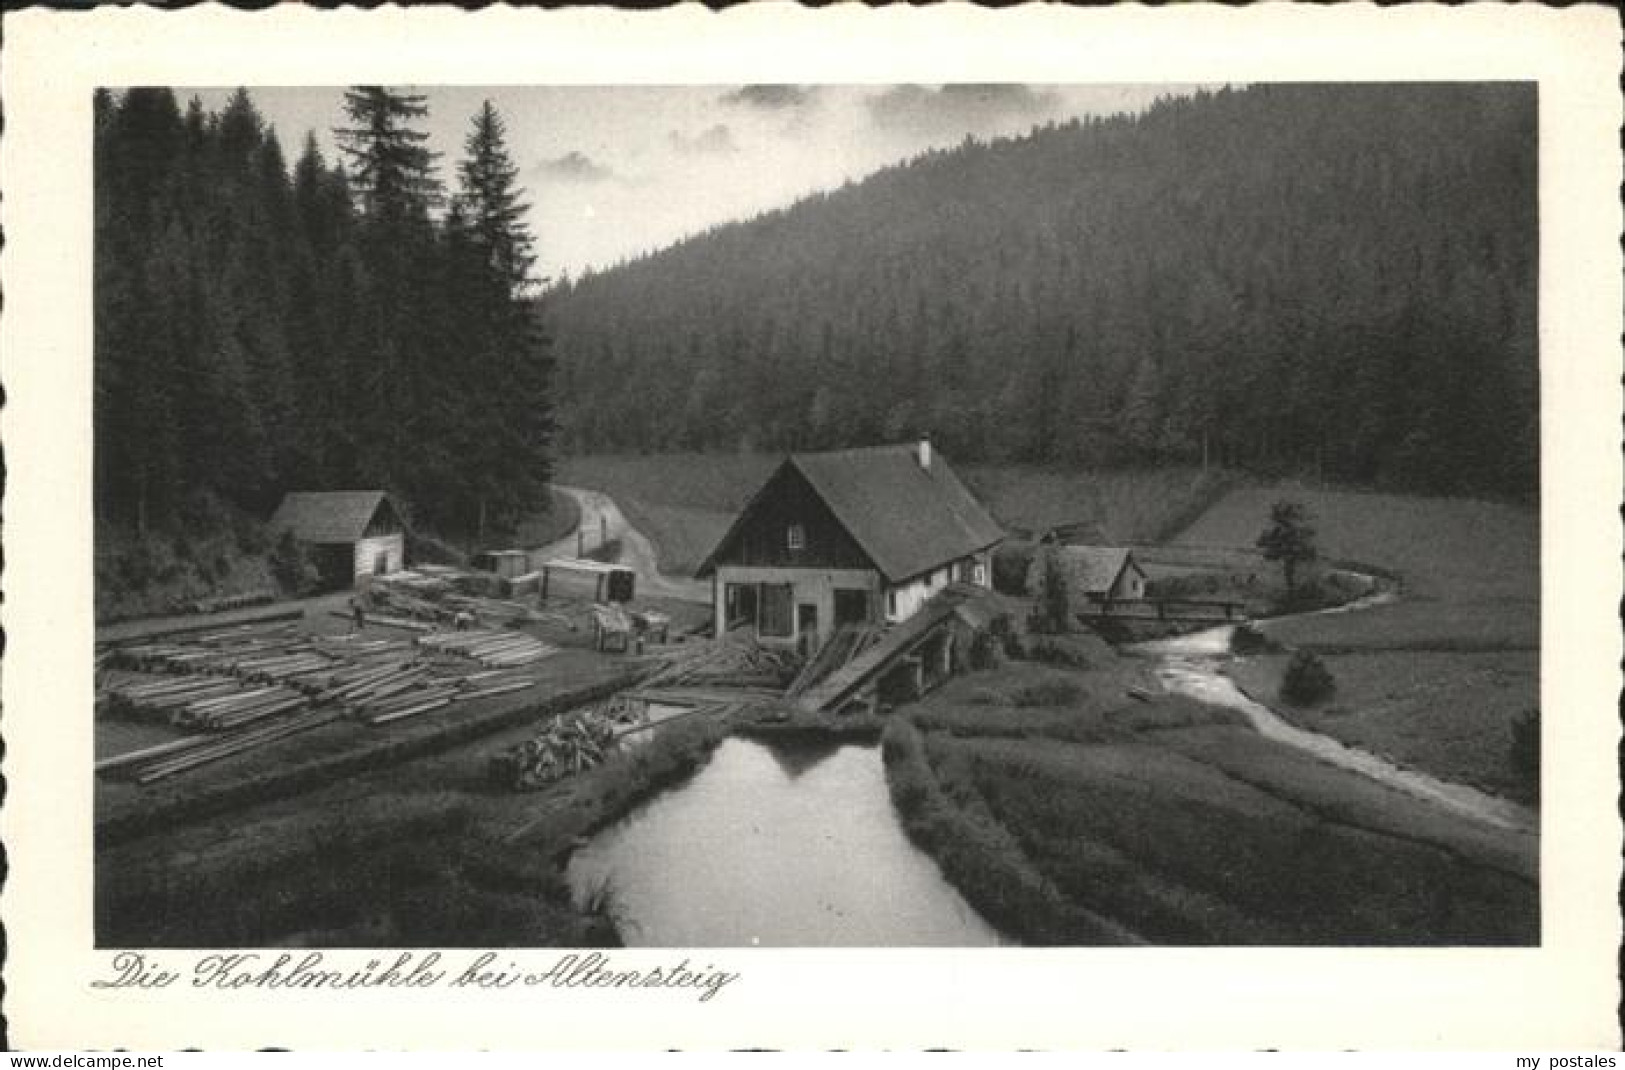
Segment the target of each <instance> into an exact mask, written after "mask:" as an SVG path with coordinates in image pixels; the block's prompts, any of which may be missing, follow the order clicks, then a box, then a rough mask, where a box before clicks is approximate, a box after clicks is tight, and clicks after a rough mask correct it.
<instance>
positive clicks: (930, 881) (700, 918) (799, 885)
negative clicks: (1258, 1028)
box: [569, 738, 1004, 947]
mask: <svg viewBox="0 0 1625 1070" xmlns="http://www.w3.org/2000/svg"><path fill="white" fill-rule="evenodd" d="M569 879H570V884H571V887H572V888H573V889H574V890H575V893H576V895H577V897H578V898H580V897H582V896H585V895H587V894H589V893H591V892H592V891H593V890H594V889H596V888H597V887H598V886H599V885H600V884H601V883H602V882H603V881H605V880H606V879H607V880H608V881H609V882H610V885H611V887H612V888H613V899H614V902H615V911H616V915H617V918H618V921H619V923H620V928H621V936H622V938H623V939H624V940H625V941H626V943H627V944H628V945H630V946H634V947H753V946H762V947H911V946H913V947H921V946H955V947H971V946H977V947H980V946H989V945H995V944H999V943H1002V942H1004V941H1003V940H1002V939H1001V937H1000V935H999V934H998V933H997V932H996V931H995V930H994V929H993V928H992V927H991V926H990V925H988V924H987V922H985V921H984V920H982V918H981V917H980V916H979V915H978V914H977V913H976V912H975V910H973V909H972V908H971V907H970V905H969V904H967V903H966V902H965V900H964V899H963V898H962V897H961V896H960V894H959V893H958V892H957V891H955V890H954V888H953V887H952V886H951V885H949V884H948V882H947V881H945V880H944V879H943V877H942V873H941V871H940V870H938V868H937V866H936V863H935V862H933V861H932V860H931V859H930V858H929V857H928V856H927V855H925V854H924V853H923V852H921V851H920V850H919V849H918V848H917V847H915V846H914V845H913V844H912V843H910V842H909V840H908V838H907V836H906V835H905V834H904V832H903V829H902V826H901V825H900V824H899V823H898V818H897V815H896V812H895V811H894V810H893V809H892V804H891V797H890V795H889V793H888V791H887V788H886V779H885V771H884V768H883V767H882V765H881V760H880V751H879V749H878V748H876V747H874V746H872V745H857V744H828V743H825V744H808V743H805V742H798V743H796V744H794V745H790V746H783V745H774V746H769V745H767V744H765V743H761V742H757V741H754V740H748V739H738V738H731V739H728V740H725V741H723V743H722V745H721V746H720V747H718V748H717V751H716V753H715V754H714V755H713V756H712V758H711V761H710V762H709V763H708V764H707V765H706V766H705V767H704V768H703V769H701V770H700V771H699V772H698V773H697V774H695V776H694V777H693V778H692V779H691V780H689V781H688V782H686V783H685V784H683V785H682V786H680V787H678V788H675V789H673V790H670V791H667V792H664V793H662V794H661V795H658V796H656V797H655V798H653V799H651V800H650V801H649V802H647V803H645V804H644V805H643V806H641V807H639V808H638V809H637V810H635V811H633V812H632V813H631V814H629V815H628V816H627V817H626V818H624V819H623V820H621V821H620V822H618V823H616V824H615V825H612V826H611V827H610V828H608V829H606V830H604V832H602V833H600V834H599V835H598V836H596V837H594V838H593V839H592V841H591V842H590V843H589V844H588V845H587V846H585V847H583V848H582V849H581V850H579V851H577V852H576V853H575V855H574V856H573V857H572V858H571V860H570V866H569Z"/></svg>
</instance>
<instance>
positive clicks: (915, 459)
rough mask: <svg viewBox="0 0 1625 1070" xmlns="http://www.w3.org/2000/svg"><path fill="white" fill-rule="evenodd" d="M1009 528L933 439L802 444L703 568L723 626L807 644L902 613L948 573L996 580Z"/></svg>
mask: <svg viewBox="0 0 1625 1070" xmlns="http://www.w3.org/2000/svg"><path fill="white" fill-rule="evenodd" d="M1003 535H1004V532H1003V530H1002V529H1001V528H1000V527H999V525H998V524H997V523H996V522H995V521H994V520H993V518H992V517H991V516H989V515H988V512H987V510H986V509H985V508H983V506H982V503H981V502H979V501H977V500H976V496H975V495H973V494H972V493H971V492H970V491H969V490H968V489H967V488H966V487H965V485H964V484H963V483H961V482H960V480H959V477H958V476H957V475H955V474H954V471H953V469H952V468H951V467H949V465H948V462H947V461H946V460H945V459H944V458H943V457H942V456H941V455H940V454H938V453H935V452H934V451H933V450H932V447H931V441H930V440H929V439H921V440H920V441H919V442H918V443H910V444H904V445H895V446H878V447H868V448H863V449H850V450H837V451H834V452H829V453H802V454H793V455H791V456H790V457H788V458H786V459H785V460H784V462H783V463H781V464H780V465H779V467H778V468H777V469H775V470H774V472H773V474H772V475H771V476H769V477H768V480H767V482H766V483H765V484H763V486H762V488H761V489H760V490H758V491H757V492H756V495H755V497H753V498H752V499H751V500H750V502H749V503H748V504H746V506H745V508H744V510H743V511H742V512H741V513H740V514H739V516H738V517H737V518H736V519H735V520H734V522H733V525H732V526H731V527H730V528H729V529H728V531H727V533H726V534H725V535H723V537H722V540H721V541H720V542H719V543H718V544H717V546H716V548H715V549H714V550H712V551H711V554H710V556H708V557H707V558H706V559H705V561H704V562H703V563H702V564H701V566H700V568H699V572H698V575H699V576H700V577H701V578H704V577H707V576H709V577H711V579H712V597H713V601H714V608H715V615H716V629H717V632H718V634H721V633H723V632H725V631H728V630H729V629H731V628H733V627H740V626H742V627H747V628H749V629H750V631H751V633H752V634H753V635H754V636H755V637H756V638H757V639H759V640H761V641H762V642H765V643H771V644H779V645H785V646H794V647H799V648H801V649H803V650H806V651H809V652H810V651H812V650H816V649H818V648H819V647H821V646H822V645H823V644H824V642H826V641H827V640H828V639H829V637H830V636H831V635H832V634H833V633H834V631H835V630H836V629H837V628H839V627H841V626H842V625H848V624H882V623H898V622H901V621H905V620H907V619H908V618H910V617H912V616H913V615H914V614H915V613H916V612H918V611H919V609H920V608H921V607H922V606H923V605H925V603H926V602H927V601H928V600H929V599H931V598H932V597H933V596H934V595H936V594H938V593H939V592H941V591H942V590H943V589H944V588H946V587H947V586H948V585H949V584H950V583H953V582H960V583H966V584H971V585H974V586H976V587H984V588H985V587H988V586H989V584H990V582H991V572H992V569H991V563H990V558H991V553H992V549H993V546H994V545H995V544H996V543H998V542H999V540H1000V539H1001V538H1003Z"/></svg>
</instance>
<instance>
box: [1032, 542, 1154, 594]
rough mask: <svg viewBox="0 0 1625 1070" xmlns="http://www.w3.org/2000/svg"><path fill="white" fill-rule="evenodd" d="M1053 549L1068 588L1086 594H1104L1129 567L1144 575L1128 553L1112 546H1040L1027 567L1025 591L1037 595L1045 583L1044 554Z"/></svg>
mask: <svg viewBox="0 0 1625 1070" xmlns="http://www.w3.org/2000/svg"><path fill="white" fill-rule="evenodd" d="M1046 549H1049V550H1053V551H1054V552H1055V553H1056V554H1057V555H1058V556H1059V557H1060V561H1061V571H1062V572H1064V573H1065V574H1066V576H1067V579H1068V580H1069V581H1070V582H1071V585H1072V586H1073V587H1074V588H1075V589H1076V590H1079V591H1082V592H1083V593H1085V594H1105V593H1106V592H1108V591H1110V590H1111V589H1112V584H1114V583H1116V582H1117V577H1118V576H1120V575H1121V574H1122V572H1123V569H1125V568H1127V567H1130V566H1132V567H1133V568H1134V569H1135V570H1136V571H1138V572H1140V574H1141V575H1144V574H1145V572H1144V570H1143V569H1141V568H1140V564H1139V562H1138V561H1135V560H1134V555H1133V554H1132V553H1131V552H1129V551H1128V550H1125V549H1122V548H1119V547H1115V546H1054V547H1042V548H1040V550H1039V552H1038V553H1036V554H1034V555H1033V560H1032V564H1031V565H1029V566H1028V567H1027V590H1028V592H1029V593H1031V594H1037V593H1038V591H1039V589H1040V588H1042V586H1043V584H1044V551H1045V550H1046Z"/></svg>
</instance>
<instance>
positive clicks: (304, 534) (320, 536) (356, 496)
mask: <svg viewBox="0 0 1625 1070" xmlns="http://www.w3.org/2000/svg"><path fill="white" fill-rule="evenodd" d="M271 530H272V532H274V533H276V534H278V535H280V534H281V533H282V532H284V531H286V532H290V533H292V535H293V537H294V538H295V539H297V540H299V541H300V542H301V543H304V544H305V545H306V546H308V547H310V549H311V554H312V556H313V557H314V558H315V560H316V567H317V568H318V569H319V570H320V571H321V574H322V582H323V584H324V585H326V586H329V587H347V586H349V585H351V584H353V583H355V582H356V581H358V580H360V579H361V577H363V576H373V575H383V574H384V573H387V572H397V571H399V570H400V569H403V568H405V567H406V526H405V524H404V523H403V522H402V520H401V514H400V510H398V509H397V508H396V507H395V503H394V502H393V501H391V500H390V497H389V495H388V494H386V493H385V492H383V491H381V490H322V491H294V492H292V493H290V494H288V495H287V496H286V497H284V498H283V499H282V504H281V505H279V506H278V507H277V511H276V513H275V514H273V515H272V517H271Z"/></svg>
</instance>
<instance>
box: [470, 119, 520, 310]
mask: <svg viewBox="0 0 1625 1070" xmlns="http://www.w3.org/2000/svg"><path fill="white" fill-rule="evenodd" d="M463 148H464V151H465V152H466V153H467V155H466V156H465V157H464V159H463V161H462V163H460V164H459V165H458V167H457V176H458V180H459V184H460V189H459V201H460V203H461V207H462V210H463V215H464V221H465V223H466V226H467V231H468V234H469V237H470V239H471V240H472V241H473V242H474V243H475V245H476V246H477V247H478V248H479V249H480V250H481V251H482V252H483V253H484V254H485V256H486V259H487V262H488V263H489V264H490V266H491V269H492V270H493V271H495V272H496V274H497V276H498V277H499V278H501V279H502V280H504V281H505V282H506V283H507V286H508V292H509V293H510V294H512V295H513V296H515V297H519V296H522V295H524V293H525V291H526V288H527V286H528V284H529V282H530V269H531V266H532V265H534V264H535V262H536V256H535V253H534V246H535V241H534V239H532V237H531V234H530V229H529V227H528V226H527V225H526V223H525V213H527V212H528V211H530V206H529V205H528V204H525V203H524V201H523V200H522V199H521V198H523V196H524V191H523V190H521V189H519V188H518V187H517V185H516V182H517V180H518V178H519V168H517V167H515V166H514V164H513V160H512V159H511V158H510V157H509V155H508V146H507V127H506V124H504V123H503V121H502V116H501V115H499V114H498V113H497V110H496V109H495V108H494V107H492V106H491V102H490V101H489V100H487V101H486V102H485V103H484V104H483V105H482V106H481V108H480V110H479V111H478V112H477V113H476V114H475V115H474V121H473V128H472V129H471V130H470V131H469V134H468V137H467V138H466V139H465V140H464V142H463Z"/></svg>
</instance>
